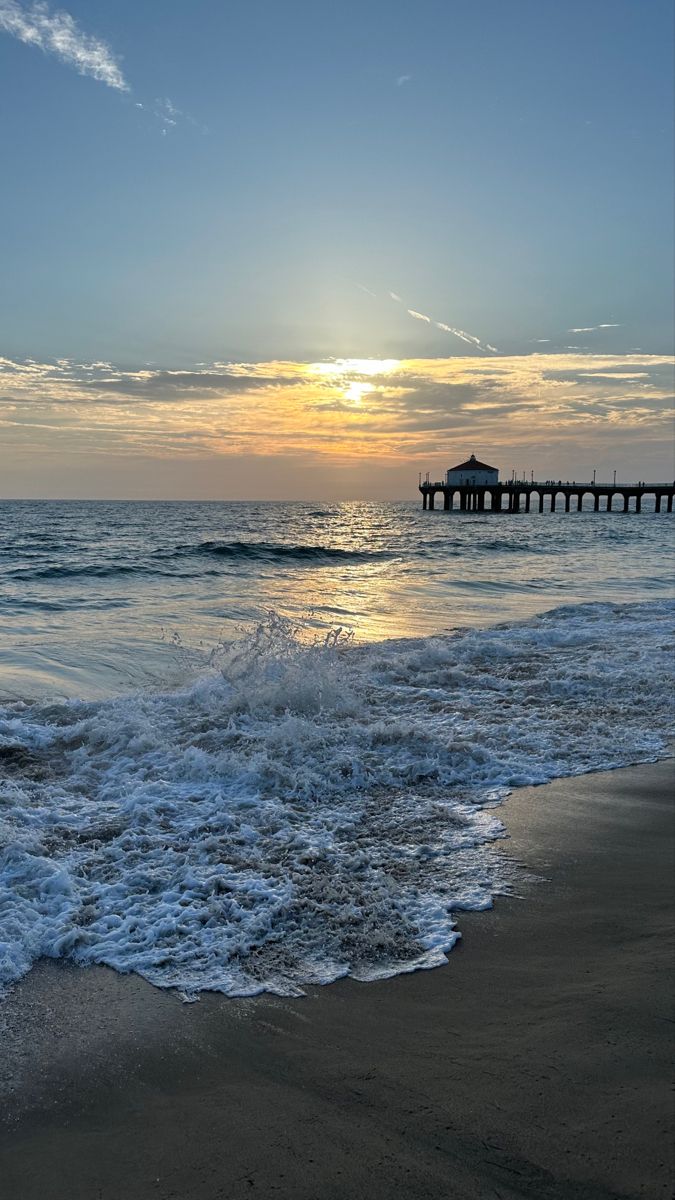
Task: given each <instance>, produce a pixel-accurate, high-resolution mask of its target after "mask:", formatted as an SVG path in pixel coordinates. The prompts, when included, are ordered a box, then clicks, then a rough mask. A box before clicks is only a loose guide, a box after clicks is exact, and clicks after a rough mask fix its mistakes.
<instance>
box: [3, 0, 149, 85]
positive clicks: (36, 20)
mask: <svg viewBox="0 0 675 1200" xmlns="http://www.w3.org/2000/svg"><path fill="white" fill-rule="evenodd" d="M0 30H2V31H3V32H4V33H8V34H10V35H11V36H12V37H15V38H18V40H19V41H20V42H24V43H25V44H26V45H28V46H37V47H38V49H40V50H42V51H43V52H44V53H45V54H53V55H54V56H55V57H56V58H58V59H59V60H60V61H61V62H63V63H65V64H66V65H67V66H69V67H73V68H74V69H75V70H76V71H78V72H79V74H80V75H89V76H91V78H92V79H98V80H99V82H101V83H104V84H105V85H106V86H107V87H111V88H115V89H116V90H117V91H119V92H128V91H129V90H130V88H129V85H128V83H127V82H126V80H125V78H124V75H123V74H122V71H121V68H120V66H119V64H118V62H117V60H116V58H115V56H114V54H113V53H112V51H111V49H110V47H109V46H107V45H106V43H105V42H103V41H101V40H100V39H99V38H97V37H93V36H92V35H91V34H88V33H84V32H83V31H82V30H81V29H80V28H79V27H78V25H77V22H76V21H75V19H74V18H73V17H71V16H70V14H69V13H66V12H50V10H49V8H48V6H47V4H44V3H36V4H31V5H26V6H24V5H21V4H19V3H18V0H0Z"/></svg>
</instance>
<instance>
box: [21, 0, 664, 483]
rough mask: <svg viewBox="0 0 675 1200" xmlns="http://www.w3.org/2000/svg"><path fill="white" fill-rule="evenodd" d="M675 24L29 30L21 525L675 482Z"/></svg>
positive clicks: (97, 7) (429, 21)
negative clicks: (169, 505)
mask: <svg viewBox="0 0 675 1200" xmlns="http://www.w3.org/2000/svg"><path fill="white" fill-rule="evenodd" d="M672 113H673V9H672V2H671V0H584V2H583V3H581V2H578V0H568V2H567V3H558V2H557V0H472V3H470V4H468V3H466V0H462V2H460V0H417V3H415V4H410V3H403V2H402V0H387V2H386V3H385V0H368V3H366V4H364V3H363V0H359V3H356V2H355V0H342V3H341V4H340V5H328V4H325V5H321V4H316V3H314V4H310V3H308V2H305V0H291V2H289V3H282V2H280V0H257V2H251V3H246V4H243V3H241V2H240V3H231V2H229V0H190V3H188V2H187V0H162V2H161V4H160V3H159V0H154V2H148V3H144V4H139V3H138V2H137V0H133V2H132V0H115V2H114V3H111V2H110V0H86V3H85V2H84V0H78V2H75V0H67V3H66V7H65V8H60V7H58V6H56V5H51V4H41V3H32V2H30V0H0V161H1V162H2V164H3V168H4V169H3V186H2V188H0V262H1V263H2V270H1V273H0V496H6V497H23V496H26V497H29V496H30V497H32V496H35V497H42V496H44V497H69V496H72V497H92V498H95V497H129V498H134V497H143V498H144V497H148V498H163V497H166V498H190V497H194V498H209V499H219V498H223V499H234V498H246V497H255V498H261V499H265V498H280V499H282V498H283V499H292V498H308V499H318V498H319V497H322V498H324V499H341V498H361V497H363V498H401V499H403V498H406V497H414V496H415V494H416V484H417V477H418V471H422V472H425V473H426V471H427V470H430V471H431V474H432V477H435V478H440V475H441V472H442V471H444V470H445V469H446V468H447V467H448V466H451V465H453V464H454V463H455V462H459V461H462V460H463V459H464V458H466V457H467V455H468V454H469V453H471V452H475V453H476V454H477V455H478V456H479V457H480V458H482V459H484V460H486V461H488V462H490V463H494V464H495V465H497V466H499V467H500V469H501V471H502V474H503V475H504V476H510V474H511V471H512V470H516V471H517V472H518V473H523V472H525V473H526V474H527V475H529V474H530V472H531V471H533V472H534V475H535V477H539V478H549V477H556V478H559V477H562V478H576V479H582V478H591V476H592V473H593V471H594V470H595V471H597V473H598V478H601V477H603V476H604V477H606V478H611V477H612V471H613V470H617V474H618V477H619V478H624V479H627V480H634V479H637V478H648V479H663V480H666V479H672V478H673V475H674V473H675V468H674V466H673V451H672V423H671V422H672V396H673V369H672V355H673V322H674V316H673V220H672V206H673V143H674V135H673V116H672Z"/></svg>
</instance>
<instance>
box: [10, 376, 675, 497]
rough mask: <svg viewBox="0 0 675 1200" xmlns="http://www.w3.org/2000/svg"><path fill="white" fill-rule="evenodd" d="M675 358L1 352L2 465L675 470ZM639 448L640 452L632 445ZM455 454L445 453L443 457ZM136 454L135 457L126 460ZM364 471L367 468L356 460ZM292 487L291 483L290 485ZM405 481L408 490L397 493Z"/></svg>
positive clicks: (409, 471) (407, 471)
mask: <svg viewBox="0 0 675 1200" xmlns="http://www.w3.org/2000/svg"><path fill="white" fill-rule="evenodd" d="M672 398H673V362H672V359H671V358H669V357H663V356H656V355H644V354H627V355H590V354H588V353H583V354H571V353H568V354H547V353H535V354H531V355H521V356H513V357H505V356H501V357H493V358H490V359H486V358H484V357H481V358H478V357H475V358H473V357H466V358H444V359H405V360H400V361H398V360H386V361H378V360H370V359H363V360H362V359H344V360H333V361H327V362H319V363H309V362H304V363H302V362H284V361H282V362H278V361H272V362H261V363H213V364H210V365H209V366H201V367H195V368H192V369H189V370H173V369H168V368H166V367H147V366H146V367H142V368H140V369H138V370H129V369H121V368H117V367H115V366H113V365H112V364H110V363H106V362H95V363H81V362H80V363H78V362H73V361H70V360H68V359H61V360H59V361H57V362H39V361H37V360H30V359H29V360H23V361H15V360H12V359H8V358H5V359H0V478H1V477H2V472H3V471H6V470H9V469H10V468H11V469H13V470H15V471H16V469H17V463H23V464H25V469H27V470H28V471H29V472H31V473H32V474H34V475H35V476H36V478H40V477H41V476H40V472H41V471H42V470H43V464H45V463H48V464H52V463H53V464H57V465H59V464H63V463H64V462H67V463H70V464H75V466H74V467H73V468H72V469H77V463H78V461H79V462H85V461H86V462H87V464H88V466H89V467H91V464H92V463H93V462H96V461H99V462H100V463H101V470H102V471H103V472H105V470H106V464H107V462H108V459H109V458H110V456H117V458H120V457H123V458H125V459H128V460H131V463H132V466H133V460H139V461H140V460H141V459H142V460H144V461H145V462H147V460H149V459H155V460H165V461H167V460H170V461H174V462H178V461H180V462H181V463H182V462H184V461H185V460H186V459H189V458H194V459H195V460H196V459H202V460H204V459H209V460H211V461H213V462H214V463H216V464H217V463H220V464H222V465H221V466H215V467H214V471H217V472H218V477H219V478H220V477H221V475H222V472H223V470H224V465H225V464H226V463H227V462H228V461H230V462H232V463H233V464H234V460H235V459H237V460H242V459H243V458H247V459H248V460H249V461H250V463H251V470H252V472H253V474H252V475H251V479H255V478H256V477H257V478H259V475H258V476H256V474H255V472H256V468H255V462H256V461H260V460H261V459H265V458H266V459H267V460H270V459H274V461H275V462H277V463H282V464H283V462H286V463H287V467H286V468H283V469H284V470H285V471H286V472H287V475H288V478H289V480H291V481H292V480H293V479H294V478H295V476H294V474H293V472H294V471H295V469H296V467H297V465H298V464H299V463H301V464H305V465H307V464H309V465H310V466H311V467H312V468H313V469H317V470H319V469H320V470H322V471H326V470H331V469H335V470H338V471H341V472H343V475H344V471H345V470H346V469H347V470H349V471H350V472H352V475H351V476H350V478H352V477H353V478H354V479H359V480H361V482H360V483H358V484H355V487H358V488H360V489H361V494H368V492H367V488H368V480H369V478H371V476H372V472H373V471H376V470H381V469H385V468H387V469H389V468H391V469H392V470H393V469H397V470H398V471H399V475H400V478H402V479H409V478H413V477H416V474H417V470H418V469H425V470H426V469H427V468H428V467H433V465H434V464H435V463H438V465H439V468H442V466H443V463H444V462H445V460H446V459H448V461H451V458H453V457H458V456H460V455H461V454H463V453H469V452H471V450H472V449H475V450H476V452H479V451H480V452H481V453H483V454H486V455H489V456H491V457H490V461H495V462H497V464H498V465H499V464H500V463H501V465H502V467H503V469H504V470H510V468H511V466H512V462H511V460H512V459H515V461H516V463H521V465H522V460H524V459H526V460H527V463H526V465H528V467H529V466H530V465H531V466H533V467H534V468H535V470H539V469H541V470H544V471H545V473H546V474H548V473H550V472H555V474H556V475H559V474H561V473H564V474H565V475H567V474H569V472H570V471H575V470H576V469H577V464H578V463H579V459H580V457H581V456H582V455H583V456H587V455H593V456H594V461H595V460H596V459H597V461H598V462H601V461H602V459H603V456H605V457H606V456H607V455H608V454H611V456H612V458H611V459H610V461H612V462H616V461H619V462H620V461H621V458H620V457H619V458H618V459H617V458H616V456H617V455H619V456H620V455H621V454H622V453H623V454H624V460H625V461H634V462H635V466H634V468H633V472H634V473H637V472H638V471H639V472H640V473H641V474H647V473H648V469H649V464H650V462H654V463H659V464H661V463H662V464H663V465H662V466H659V467H658V468H657V467H655V468H654V469H655V470H656V469H659V470H666V471H669V470H670V466H669V464H668V465H666V464H667V463H668V451H667V447H668V444H669V438H670V423H671V419H672V417H671V413H672ZM631 456H632V457H631ZM446 465H447V463H446ZM130 469H131V468H130ZM359 471H360V472H361V474H360V475H359ZM289 486H292V483H291V484H289ZM399 494H400V493H399Z"/></svg>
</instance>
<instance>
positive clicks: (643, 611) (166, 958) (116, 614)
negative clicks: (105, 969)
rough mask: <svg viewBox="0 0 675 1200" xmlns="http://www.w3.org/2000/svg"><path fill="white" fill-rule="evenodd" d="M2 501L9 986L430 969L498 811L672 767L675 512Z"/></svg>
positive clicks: (266, 983) (497, 876)
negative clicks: (641, 766) (130, 975)
mask: <svg viewBox="0 0 675 1200" xmlns="http://www.w3.org/2000/svg"><path fill="white" fill-rule="evenodd" d="M0 507H1V508H2V515H3V524H2V531H3V532H2V538H1V539H0V561H1V562H2V566H3V575H2V592H1V594H0V595H1V598H0V681H1V682H2V688H3V690H4V702H2V703H0V983H1V982H2V981H4V982H5V983H9V982H11V981H12V980H13V979H16V978H18V977H20V976H21V975H22V974H23V973H25V972H26V971H27V970H28V969H29V968H30V965H31V963H33V962H34V961H35V960H36V959H37V958H39V957H40V956H42V955H49V956H52V957H57V956H69V957H71V958H72V959H74V960H75V961H76V962H79V963H82V964H87V963H92V962H103V963H107V964H108V965H110V966H112V967H115V968H116V969H118V970H121V971H129V970H134V971H138V972H139V973H141V974H142V975H144V976H145V977H146V978H148V979H149V980H151V981H152V982H153V983H155V984H157V985H158V986H173V987H177V988H179V989H181V990H183V991H184V993H185V994H186V995H188V996H190V997H191V996H194V995H197V994H198V993H199V991H201V990H203V989H205V988H207V989H208V988H210V989H217V990H221V991H224V992H226V993H228V994H231V995H242V994H252V993H254V992H257V991H260V990H263V989H267V990H270V991H276V992H282V993H286V994H292V993H295V992H298V991H299V990H302V988H303V986H305V985H306V984H308V983H316V982H320V983H325V982H329V981H330V980H332V979H335V978H337V977H339V976H341V975H347V974H348V975H351V976H353V977H355V978H357V979H363V980H368V979H373V978H382V977H386V976H388V975H391V974H396V973H398V972H400V971H405V970H412V969H416V968H418V967H431V966H435V965H438V964H439V963H442V962H444V961H445V956H446V953H447V951H448V950H449V949H451V947H452V945H453V943H454V941H455V939H456V937H457V936H458V935H457V931H456V928H455V920H454V914H457V913H458V912H461V910H462V909H479V908H483V907H486V906H488V905H489V904H491V902H492V897H493V896H494V894H495V893H496V892H500V891H501V892H508V891H509V890H510V889H511V888H512V887H513V883H514V879H515V878H516V874H515V868H514V867H513V865H512V864H510V862H509V860H508V857H506V856H504V855H496V854H495V853H494V850H493V845H494V841H495V839H497V838H500V837H502V836H503V834H504V829H503V826H502V824H501V822H500V819H499V818H500V815H501V814H499V813H498V812H497V810H496V807H495V806H496V805H497V804H498V803H499V802H500V801H501V800H502V799H503V798H504V797H505V795H507V794H508V790H509V789H510V788H513V787H516V786H520V785H523V784H528V783H541V782H544V781H546V780H548V779H551V778H554V777H556V776H562V775H571V774H576V773H581V772H584V771H589V770H593V769H600V768H606V767H614V766H620V765H624V764H627V763H632V762H641V761H649V760H652V759H655V758H658V757H659V756H663V755H664V754H665V753H666V752H667V739H668V735H669V730H670V728H672V696H673V682H675V680H674V679H673V659H674V655H673V649H674V648H675V634H674V632H673V627H674V624H675V622H674V618H675V603H674V602H673V600H672V599H671V596H672V582H673V577H672V564H673V559H672V555H671V554H670V553H669V543H672V531H673V528H674V526H673V522H672V518H671V519H669V518H668V517H667V516H666V515H663V516H656V515H654V514H646V513H643V514H641V515H640V516H637V515H628V516H623V515H619V514H598V515H594V514H581V515H578V516H577V515H571V514H570V515H567V516H564V515H562V514H561V515H559V516H556V515H554V516H550V515H545V516H544V515H542V516H538V515H537V516H534V515H532V516H527V517H526V516H524V515H520V516H507V515H504V516H496V515H495V517H490V515H489V514H488V515H486V516H484V517H481V516H477V515H473V516H471V515H466V516H460V515H459V514H445V513H422V512H421V511H420V510H419V509H418V508H417V507H415V506H413V505H373V504H354V505H340V506H334V507H327V508H322V509H319V508H316V507H312V506H308V505H302V504H294V505H276V504H273V505H262V504H261V505H232V504H228V505H205V504H167V505H157V504H128V505H124V504H91V505H82V504H51V505H48V504H30V503H21V504H19V503H16V504H9V503H5V504H3V505H2V506H0Z"/></svg>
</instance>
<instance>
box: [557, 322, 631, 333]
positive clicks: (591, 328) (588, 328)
mask: <svg viewBox="0 0 675 1200" xmlns="http://www.w3.org/2000/svg"><path fill="white" fill-rule="evenodd" d="M621 328H622V326H621V325H619V324H616V323H615V322H605V323H604V324H603V325H581V326H579V328H577V329H568V330H567V332H568V333H595V332H596V330H597V329H621Z"/></svg>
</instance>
